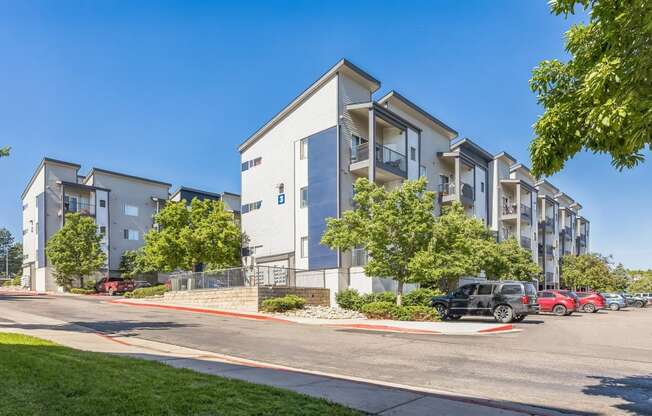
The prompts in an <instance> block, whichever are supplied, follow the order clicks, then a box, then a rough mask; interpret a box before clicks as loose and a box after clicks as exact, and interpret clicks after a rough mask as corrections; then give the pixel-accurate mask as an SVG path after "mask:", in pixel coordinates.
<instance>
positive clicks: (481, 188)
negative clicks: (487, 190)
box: [480, 182, 484, 192]
mask: <svg viewBox="0 0 652 416" xmlns="http://www.w3.org/2000/svg"><path fill="white" fill-rule="evenodd" d="M480 192H484V182H480Z"/></svg>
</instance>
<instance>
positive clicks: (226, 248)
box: [140, 198, 242, 272]
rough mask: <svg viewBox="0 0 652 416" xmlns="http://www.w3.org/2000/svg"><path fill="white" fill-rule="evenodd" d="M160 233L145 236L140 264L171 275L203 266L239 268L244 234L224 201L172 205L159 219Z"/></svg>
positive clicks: (155, 232)
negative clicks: (226, 208) (179, 270)
mask: <svg viewBox="0 0 652 416" xmlns="http://www.w3.org/2000/svg"><path fill="white" fill-rule="evenodd" d="M156 222H157V223H158V224H159V226H160V230H159V231H157V230H150V231H149V232H148V233H147V234H146V235H145V246H144V247H143V253H144V254H143V256H144V257H143V258H142V259H140V261H141V264H142V265H144V266H146V268H148V269H156V270H159V271H164V272H169V271H173V270H178V269H181V270H197V269H198V267H199V266H200V265H203V264H211V265H212V266H214V267H217V268H219V267H228V266H237V265H238V264H239V262H240V244H241V238H242V237H241V234H240V230H239V228H238V226H237V225H236V221H235V218H234V215H233V213H231V212H228V211H226V210H225V207H224V203H223V202H221V201H210V200H205V201H200V200H198V199H196V198H195V199H193V200H192V202H191V203H190V206H189V207H186V202H185V201H181V202H170V203H168V204H167V205H166V206H165V207H164V208H163V209H162V210H161V211H160V212H159V213H158V214H157V215H156Z"/></svg>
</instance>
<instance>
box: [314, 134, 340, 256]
mask: <svg viewBox="0 0 652 416" xmlns="http://www.w3.org/2000/svg"><path fill="white" fill-rule="evenodd" d="M336 129H337V128H336V127H331V128H330V129H328V130H324V131H322V132H319V133H317V134H314V135H312V136H310V137H308V267H309V268H310V269H325V268H333V267H337V252H335V251H333V250H331V249H329V248H328V247H325V246H323V245H321V244H320V240H321V237H322V235H323V234H324V231H325V230H326V218H328V217H337V130H336Z"/></svg>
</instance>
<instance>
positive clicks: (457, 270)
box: [409, 203, 495, 289]
mask: <svg viewBox="0 0 652 416" xmlns="http://www.w3.org/2000/svg"><path fill="white" fill-rule="evenodd" d="M492 244H493V245H495V243H494V242H493V238H492V235H491V233H490V232H489V231H488V230H487V229H486V227H485V226H484V224H482V222H480V221H479V220H478V219H476V218H471V217H469V216H468V215H466V213H465V212H464V208H462V206H461V205H460V204H459V203H454V204H453V205H451V206H450V207H444V208H443V209H442V215H441V216H440V217H438V218H436V219H435V221H434V224H433V231H432V238H431V240H430V242H429V243H428V245H427V248H426V249H425V250H421V251H419V252H417V253H415V255H414V258H413V259H412V261H411V262H410V264H409V266H410V268H409V270H410V273H411V275H412V276H414V277H415V279H416V280H417V281H419V282H421V283H423V284H425V285H426V286H429V287H439V288H442V289H451V288H452V287H454V286H455V284H456V282H457V281H458V279H459V278H460V277H463V276H477V275H479V273H480V271H481V270H482V268H483V263H484V260H483V259H484V258H485V257H486V256H487V255H488V254H489V253H490V251H491V249H492V248H493V246H492Z"/></svg>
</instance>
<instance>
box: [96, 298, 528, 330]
mask: <svg viewBox="0 0 652 416" xmlns="http://www.w3.org/2000/svg"><path fill="white" fill-rule="evenodd" d="M109 303H113V304H118V305H126V306H136V307H144V308H147V307H149V308H159V309H168V310H176V311H183V312H194V313H204V314H209V315H218V316H227V317H230V318H241V319H252V320H257V321H272V322H281V323H292V324H300V325H312V326H322V327H329V328H337V329H359V330H366V331H376V332H393V333H402V334H418V335H464V336H469V335H489V334H497V333H498V334H499V333H506V332H519V331H521V330H520V329H514V327H513V325H512V324H504V325H499V326H494V327H489V328H480V329H474V330H464V329H461V328H459V326H458V325H456V324H450V325H453V326H451V330H450V331H447V330H432V329H423V328H410V327H406V326H397V325H392V324H390V323H388V324H382V323H378V322H375V321H372V322H370V323H364V322H342V323H338V322H333V320H331V321H330V322H305V321H301V320H295V319H291V318H287V319H286V318H278V317H275V316H269V315H265V314H261V313H255V312H250V313H248V312H238V311H226V310H220V309H208V308H197V307H193V306H179V305H165V304H160V303H150V302H138V301H132V300H124V299H121V300H111V301H109Z"/></svg>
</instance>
